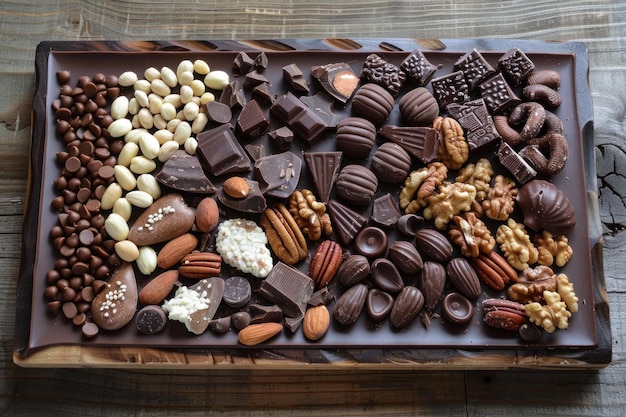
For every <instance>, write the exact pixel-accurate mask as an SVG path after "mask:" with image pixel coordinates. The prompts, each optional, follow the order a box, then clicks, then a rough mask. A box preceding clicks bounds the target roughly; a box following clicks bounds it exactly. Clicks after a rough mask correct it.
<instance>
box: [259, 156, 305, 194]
mask: <svg viewBox="0 0 626 417" xmlns="http://www.w3.org/2000/svg"><path fill="white" fill-rule="evenodd" d="M301 169H302V160H301V159H300V158H299V157H298V156H297V155H296V154H294V153H292V152H289V151H287V152H283V153H279V154H275V155H269V156H266V157H264V158H261V159H258V160H257V161H256V162H255V163H254V175H255V178H257V179H258V180H259V182H260V186H261V190H262V191H263V193H264V194H265V195H267V196H271V197H276V198H287V197H289V196H290V195H291V193H293V191H294V190H295V189H296V187H297V186H298V182H299V181H300V171H301Z"/></svg>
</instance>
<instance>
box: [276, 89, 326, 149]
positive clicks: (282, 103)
mask: <svg viewBox="0 0 626 417" xmlns="http://www.w3.org/2000/svg"><path fill="white" fill-rule="evenodd" d="M270 113H271V114H272V115H273V116H275V117H276V118H277V119H278V120H280V121H282V122H283V123H285V124H286V125H287V126H289V128H290V129H291V130H292V131H293V132H294V134H295V135H296V136H298V137H300V138H302V139H304V140H305V141H307V142H308V143H313V142H315V141H316V140H317V139H319V138H320V136H322V134H324V132H325V131H326V129H327V128H328V125H327V124H326V123H325V122H324V120H322V119H321V118H320V117H319V115H317V114H316V113H315V111H314V110H313V109H311V108H310V107H308V106H307V105H306V104H304V103H303V102H302V101H300V100H298V98H297V97H296V96H295V95H293V94H292V93H287V94H285V95H284V96H282V97H280V98H279V99H278V100H276V101H275V102H274V104H273V105H272V107H270Z"/></svg>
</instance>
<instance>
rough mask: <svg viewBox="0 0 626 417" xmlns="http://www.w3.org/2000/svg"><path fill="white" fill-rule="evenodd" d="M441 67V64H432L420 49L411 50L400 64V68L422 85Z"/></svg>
mask: <svg viewBox="0 0 626 417" xmlns="http://www.w3.org/2000/svg"><path fill="white" fill-rule="evenodd" d="M441 67H442V65H441V64H439V65H434V64H432V63H431V62H430V61H429V60H428V59H426V57H425V56H424V54H423V53H422V51H420V50H419V49H417V50H415V51H413V52H411V54H410V55H409V56H407V57H406V58H405V59H404V61H402V63H401V64H400V69H401V70H402V71H404V73H405V74H406V75H407V76H408V77H409V78H411V79H412V80H414V81H415V82H417V84H419V85H420V86H421V85H426V84H427V83H428V81H430V79H431V78H432V77H433V75H435V72H436V71H437V70H438V69H439V68H441Z"/></svg>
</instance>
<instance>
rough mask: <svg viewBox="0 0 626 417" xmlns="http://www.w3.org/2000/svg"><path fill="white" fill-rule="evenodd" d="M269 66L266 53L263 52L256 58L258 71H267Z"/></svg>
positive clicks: (255, 62)
mask: <svg viewBox="0 0 626 417" xmlns="http://www.w3.org/2000/svg"><path fill="white" fill-rule="evenodd" d="M268 65H269V60H268V59H267V55H266V54H265V52H261V53H260V54H258V55H257V56H256V58H254V66H255V67H256V68H257V69H265V68H267V66H268Z"/></svg>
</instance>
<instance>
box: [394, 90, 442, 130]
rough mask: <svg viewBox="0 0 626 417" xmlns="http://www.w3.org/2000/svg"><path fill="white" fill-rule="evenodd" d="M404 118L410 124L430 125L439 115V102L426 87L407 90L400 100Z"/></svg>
mask: <svg viewBox="0 0 626 417" xmlns="http://www.w3.org/2000/svg"><path fill="white" fill-rule="evenodd" d="M398 107H399V109H400V114H401V115H402V119H404V121H406V123H407V124H408V125H409V126H430V125H431V124H432V122H433V120H435V118H436V117H437V116H438V115H439V104H438V103H437V99H436V98H435V96H433V94H432V93H431V92H430V91H429V90H428V89H426V88H425V87H417V88H414V89H413V90H411V91H409V92H407V93H406V94H405V95H403V96H402V98H401V99H400V101H399V102H398Z"/></svg>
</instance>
